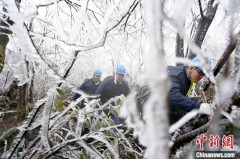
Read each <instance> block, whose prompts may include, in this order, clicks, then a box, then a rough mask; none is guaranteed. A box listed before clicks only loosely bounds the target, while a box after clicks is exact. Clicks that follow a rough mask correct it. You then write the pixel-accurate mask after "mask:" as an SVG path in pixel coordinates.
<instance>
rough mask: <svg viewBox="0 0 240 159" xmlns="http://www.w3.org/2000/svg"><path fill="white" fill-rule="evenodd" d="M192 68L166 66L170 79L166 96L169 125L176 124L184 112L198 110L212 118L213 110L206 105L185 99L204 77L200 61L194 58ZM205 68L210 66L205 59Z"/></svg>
mask: <svg viewBox="0 0 240 159" xmlns="http://www.w3.org/2000/svg"><path fill="white" fill-rule="evenodd" d="M192 63H193V65H192V66H188V67H186V66H176V67H174V66H168V74H169V77H170V79H171V82H172V83H171V88H170V91H169V94H168V102H169V106H170V124H173V123H175V122H177V121H178V120H179V119H180V118H181V117H182V116H183V115H184V113H185V112H189V111H191V110H193V109H199V113H201V114H207V115H210V116H212V115H213V109H212V107H211V106H210V105H209V104H208V103H198V102H196V101H194V100H192V99H191V98H189V97H187V95H188V93H189V92H190V91H191V90H192V88H193V86H194V85H195V83H197V82H198V81H199V80H201V79H202V77H203V76H204V75H205V72H206V70H205V68H204V67H203V66H202V63H201V59H200V58H199V57H195V58H194V59H193V60H192ZM206 63H207V64H206V66H207V65H209V66H210V65H211V61H210V59H208V58H207V60H206Z"/></svg>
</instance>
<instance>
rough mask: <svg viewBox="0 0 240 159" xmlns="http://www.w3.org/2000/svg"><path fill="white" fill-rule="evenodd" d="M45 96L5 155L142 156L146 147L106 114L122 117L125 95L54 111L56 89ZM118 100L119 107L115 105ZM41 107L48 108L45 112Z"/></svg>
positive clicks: (23, 156) (34, 156)
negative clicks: (120, 114)
mask: <svg viewBox="0 0 240 159" xmlns="http://www.w3.org/2000/svg"><path fill="white" fill-rule="evenodd" d="M49 93H50V94H49V95H48V96H46V97H45V98H44V99H42V100H39V101H38V102H37V103H36V105H35V107H34V109H33V111H32V112H31V114H29V116H28V119H27V120H26V122H25V123H24V124H23V125H21V126H19V127H18V129H19V131H20V133H19V134H18V135H17V136H16V137H15V140H14V144H13V145H11V148H10V149H9V150H8V151H5V152H4V153H2V154H3V155H1V157H3V158H25V157H30V158H47V157H50V156H52V157H54V156H55V157H60V158H61V157H64V156H67V157H68V158H139V157H142V155H143V152H144V150H143V148H142V147H139V144H138V142H137V140H136V139H135V138H134V137H133V136H131V133H129V130H128V128H127V127H125V126H124V125H122V124H121V125H115V124H114V122H113V120H112V119H111V118H110V117H109V116H108V115H106V114H105V113H103V112H102V113H100V111H102V110H103V109H106V108H108V109H109V110H110V113H109V114H115V115H116V116H118V114H119V108H118V107H121V105H122V104H123V102H124V100H125V98H124V97H123V96H118V97H115V98H113V99H111V100H110V101H109V102H107V103H106V104H104V105H100V103H99V101H98V100H93V101H91V102H87V103H85V105H86V106H85V107H84V108H83V109H79V103H81V101H82V100H83V99H84V98H83V97H81V98H78V99H77V100H76V101H73V102H70V103H68V102H67V101H65V102H66V103H65V105H64V107H63V109H62V110H61V111H60V112H59V111H54V109H53V110H52V111H51V109H50V110H49V108H50V107H54V105H53V102H52V100H54V96H56V91H54V90H52V91H50V92H49ZM111 103H115V105H116V106H114V107H113V106H112V105H111ZM41 109H44V111H43V113H41Z"/></svg>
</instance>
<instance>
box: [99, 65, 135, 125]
mask: <svg viewBox="0 0 240 159" xmlns="http://www.w3.org/2000/svg"><path fill="white" fill-rule="evenodd" d="M125 74H126V69H125V67H124V66H123V65H119V66H117V69H116V73H115V77H114V76H109V77H106V78H105V79H104V80H103V82H102V83H101V84H100V86H99V87H98V89H97V91H96V94H99V95H100V99H101V102H102V104H104V103H106V102H107V101H108V100H109V99H111V98H113V97H116V96H120V95H122V94H123V95H124V96H127V95H128V94H129V93H130V88H129V86H128V82H127V81H125V80H124V76H125ZM104 112H105V113H106V114H107V113H108V111H107V110H106V111H104ZM111 117H112V119H113V121H114V122H115V124H116V125H117V124H120V123H121V122H120V120H119V119H118V118H116V117H115V116H114V115H111Z"/></svg>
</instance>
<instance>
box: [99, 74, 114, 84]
mask: <svg viewBox="0 0 240 159" xmlns="http://www.w3.org/2000/svg"><path fill="white" fill-rule="evenodd" d="M111 81H114V77H113V76H107V77H105V78H104V80H103V81H102V83H108V82H111Z"/></svg>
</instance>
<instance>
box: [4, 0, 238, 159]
mask: <svg viewBox="0 0 240 159" xmlns="http://www.w3.org/2000/svg"><path fill="white" fill-rule="evenodd" d="M210 2H213V1H212V0H207V1H191V2H189V1H187V0H181V1H178V2H176V1H174V0H165V1H164V0H163V1H154V0H151V1H140V0H128V1H124V0H111V1H101V0H79V1H76V0H65V1H62V0H59V1H58V0H40V1H32V0H21V3H20V5H19V3H17V1H15V0H3V1H2V2H1V5H2V7H3V6H4V8H5V11H4V10H1V13H2V15H4V16H3V17H4V18H2V19H1V20H3V21H4V20H6V18H10V19H11V20H13V21H14V24H13V25H10V27H9V29H10V30H11V31H12V32H13V34H11V35H9V37H10V42H9V44H8V47H7V55H6V60H7V61H6V63H5V64H6V65H5V67H4V69H3V70H4V71H3V72H2V73H1V75H0V79H1V80H0V88H1V93H2V92H6V90H7V89H8V88H9V86H10V85H11V83H12V82H13V81H14V82H16V83H17V84H18V86H19V87H21V86H22V85H24V84H26V83H27V84H28V83H30V81H31V82H32V84H33V87H32V88H34V89H33V94H34V95H35V96H34V101H33V102H32V103H31V104H32V105H34V106H33V110H32V111H31V112H30V113H29V115H28V116H27V119H26V120H25V121H24V122H23V123H22V124H20V126H19V127H18V128H17V129H18V130H19V133H18V135H17V136H16V137H15V139H14V142H13V144H11V143H8V142H7V140H5V141H4V144H5V145H4V148H3V149H1V152H3V153H2V154H1V157H3V158H11V157H12V158H25V157H28V158H49V157H56V158H84V159H85V158H144V156H145V157H146V158H151V159H154V158H159V154H161V158H162V159H166V158H168V157H169V154H170V151H169V148H170V147H171V146H172V145H173V142H181V140H175V139H176V138H175V139H174V140H173V137H172V138H171V137H170V135H169V134H171V133H175V132H177V131H178V130H179V128H180V127H184V134H180V135H181V136H180V137H179V138H180V139H183V138H184V137H186V136H187V135H190V136H191V135H192V136H196V135H197V134H198V133H199V132H203V131H206V129H208V127H209V126H210V125H211V124H212V123H214V121H219V116H221V117H222V115H223V116H225V117H227V118H228V119H227V122H228V124H229V122H232V124H233V125H234V126H236V127H239V124H238V122H239V118H238V114H239V109H238V108H236V107H233V111H232V112H231V113H230V114H229V111H231V109H229V108H231V104H232V103H231V102H232V99H231V98H232V96H233V95H236V94H237V95H239V94H240V93H239V79H240V78H239V76H240V72H239V59H240V58H239V47H240V45H239V41H238V43H237V49H236V51H235V57H234V63H235V67H234V78H229V77H228V76H227V75H225V77H224V78H223V79H222V78H220V79H219V80H216V78H215V77H214V75H213V71H212V70H211V69H210V68H208V70H207V71H206V72H205V73H206V76H207V78H208V79H209V80H210V82H211V83H212V85H213V86H212V88H213V90H214V91H213V92H214V94H211V95H210V100H209V101H210V102H213V103H214V105H215V106H216V110H215V114H216V115H215V116H218V117H217V118H215V119H214V120H212V121H211V122H207V123H206V121H208V119H207V118H201V116H200V115H196V114H197V111H193V112H191V113H189V114H188V115H186V116H185V117H184V118H182V119H181V120H180V121H179V122H178V123H176V124H175V125H172V126H169V125H168V107H167V103H166V98H167V93H168V90H169V86H170V85H169V84H170V83H169V79H168V76H167V70H166V64H169V63H171V64H174V65H175V64H176V63H177V62H180V63H183V64H185V65H192V63H191V61H190V60H187V59H186V58H181V59H175V57H174V56H175V52H174V51H173V50H174V47H175V37H176V33H179V35H180V36H181V38H182V39H183V40H184V48H183V50H184V53H185V54H184V55H186V56H187V54H188V52H189V50H191V51H193V53H195V54H196V55H198V56H200V57H201V59H203V63H202V64H203V65H204V66H207V65H206V60H205V59H206V57H210V58H211V60H212V61H213V66H215V64H216V63H217V61H218V60H219V57H221V52H223V50H224V49H225V48H226V46H227V45H228V44H229V41H231V39H232V38H231V37H230V36H231V35H232V34H233V33H235V32H236V30H238V29H239V23H238V18H236V17H238V12H239V2H238V0H231V1H229V2H227V1H221V0H219V1H217V0H215V2H214V5H213V7H214V6H216V5H219V6H218V10H217V12H216V15H217V18H215V19H214V21H213V23H212V25H211V26H210V28H209V30H208V32H207V33H206V35H204V36H205V38H204V41H201V42H202V46H201V48H200V47H199V46H198V45H197V44H195V43H194V42H193V40H192V38H193V37H194V35H196V32H197V30H196V28H197V27H196V26H197V25H198V24H199V21H200V20H202V19H204V18H206V17H205V16H204V15H205V14H206V13H207V12H208V7H209V3H210ZM231 2H233V3H231ZM145 13H147V14H146V16H145ZM201 18H202V19H201ZM1 27H2V26H1ZM205 31H206V30H205ZM219 32H220V33H221V34H219ZM145 59H146V60H145ZM118 64H123V65H124V66H125V67H126V68H127V73H128V74H127V75H126V79H127V80H128V81H129V83H130V85H131V88H133V87H134V86H135V85H140V87H141V88H142V85H144V86H145V85H147V87H146V89H143V92H141V93H139V90H138V89H136V90H132V92H131V93H130V95H129V96H128V97H127V99H126V101H125V98H124V97H122V96H119V97H116V98H114V99H111V100H110V101H109V102H108V103H106V104H104V105H101V103H100V102H99V100H98V99H97V98H98V96H90V95H87V94H85V93H84V92H82V91H79V90H77V89H76V88H77V87H78V85H79V84H80V83H81V82H82V81H83V80H84V79H85V78H91V77H92V70H93V69H94V68H100V69H101V70H102V71H103V77H105V76H108V75H112V74H113V73H114V69H115V67H116V66H117V65H118ZM6 69H7V71H6ZM9 75H10V77H9ZM66 90H67V91H66ZM75 92H78V93H79V94H81V97H80V98H78V99H77V100H76V101H73V100H72V99H71V96H72V94H73V93H75ZM149 92H151V93H149ZM144 93H146V94H147V95H148V100H146V101H144V102H143V104H144V106H143V107H139V103H138V102H139V99H140V98H142V97H145V95H146V94H144ZM139 94H140V95H139ZM196 95H197V94H196ZM0 97H1V100H2V101H3V102H6V101H9V98H8V97H7V96H5V95H3V96H0ZM92 98H94V100H90V99H92ZM83 100H84V101H85V102H86V103H85V108H83V109H80V108H79V105H80V104H81V103H82V101H83ZM112 102H114V103H115V105H117V106H113V105H112ZM124 102H125V104H124V106H123V107H122V109H121V115H122V117H124V118H125V123H126V125H125V123H124V124H122V125H117V126H116V125H114V123H113V121H112V120H111V119H110V117H109V116H108V115H106V114H104V113H100V112H101V111H102V110H103V109H106V108H108V109H109V111H110V113H111V114H114V115H115V116H119V109H120V107H121V105H122V103H124ZM1 105H2V103H1ZM140 105H141V104H140ZM237 107H238V105H237ZM1 109H2V108H1ZM11 113H14V114H15V111H6V112H3V111H2V110H1V111H0V116H5V115H7V114H11ZM198 119H199V120H198ZM205 119H206V120H205ZM189 120H190V121H189ZM192 123H194V124H195V125H197V124H199V125H198V127H197V128H196V127H195V125H194V124H192ZM196 123H197V124H196ZM192 125H194V126H192ZM192 128H194V129H198V130H199V131H198V132H196V131H195V130H193V129H192ZM188 130H189V131H190V132H188ZM132 134H133V136H132ZM176 134H177V133H176ZM177 135H179V134H177ZM184 135H185V136H184ZM171 139H172V141H170V140H171Z"/></svg>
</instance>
